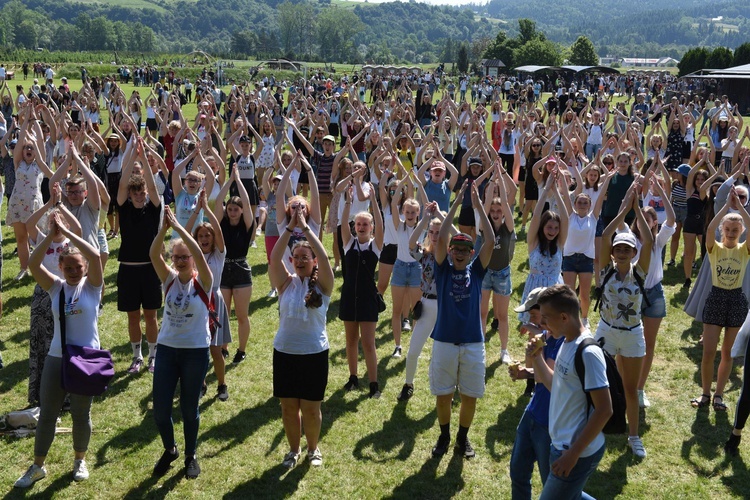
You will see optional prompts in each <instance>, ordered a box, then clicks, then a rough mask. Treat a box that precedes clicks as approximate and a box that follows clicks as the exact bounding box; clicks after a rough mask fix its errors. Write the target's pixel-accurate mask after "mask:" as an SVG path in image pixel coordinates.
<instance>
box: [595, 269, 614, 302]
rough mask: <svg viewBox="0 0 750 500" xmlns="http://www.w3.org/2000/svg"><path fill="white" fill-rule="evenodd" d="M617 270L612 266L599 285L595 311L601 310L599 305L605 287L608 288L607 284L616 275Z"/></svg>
mask: <svg viewBox="0 0 750 500" xmlns="http://www.w3.org/2000/svg"><path fill="white" fill-rule="evenodd" d="M616 272H617V270H616V269H615V267H614V266H610V267H609V268H608V270H607V272H606V273H605V274H604V278H603V279H602V284H601V285H599V291H598V292H597V294H596V303H595V304H594V311H598V310H599V304H600V303H601V301H602V295H603V294H604V287H605V286H606V284H607V282H608V281H609V280H610V279H612V276H614V275H615V273H616Z"/></svg>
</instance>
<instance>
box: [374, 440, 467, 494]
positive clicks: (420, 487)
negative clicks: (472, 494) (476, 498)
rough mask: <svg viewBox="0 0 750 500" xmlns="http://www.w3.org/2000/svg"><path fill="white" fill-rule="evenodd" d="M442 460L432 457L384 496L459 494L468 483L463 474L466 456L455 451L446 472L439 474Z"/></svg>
mask: <svg viewBox="0 0 750 500" xmlns="http://www.w3.org/2000/svg"><path fill="white" fill-rule="evenodd" d="M448 453H449V454H450V453H452V451H449V452H448ZM440 461H441V459H440V458H434V457H430V458H429V459H427V461H426V462H425V463H424V465H422V467H421V468H420V469H419V471H417V472H416V473H415V474H414V475H412V476H409V477H407V478H406V479H404V481H403V482H402V483H401V484H399V485H398V486H397V487H396V488H394V490H393V492H392V493H391V495H389V496H385V497H384V498H453V497H454V496H456V495H458V494H459V493H461V492H462V491H463V489H464V486H465V485H466V483H465V481H464V478H463V476H462V472H463V468H464V458H463V457H462V456H461V454H460V453H453V454H452V455H451V457H450V461H449V462H448V466H447V468H446V470H445V473H444V474H443V475H442V476H438V475H437V470H438V466H439V465H440Z"/></svg>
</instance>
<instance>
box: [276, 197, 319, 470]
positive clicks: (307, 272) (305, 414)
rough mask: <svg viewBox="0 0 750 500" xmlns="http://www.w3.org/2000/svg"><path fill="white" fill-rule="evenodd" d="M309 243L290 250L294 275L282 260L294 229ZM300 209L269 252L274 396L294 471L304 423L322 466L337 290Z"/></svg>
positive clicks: (310, 451)
mask: <svg viewBox="0 0 750 500" xmlns="http://www.w3.org/2000/svg"><path fill="white" fill-rule="evenodd" d="M295 228H297V229H299V230H301V231H302V232H303V233H304V234H305V236H306V237H307V240H300V241H298V242H297V243H295V244H294V246H292V263H293V273H290V272H289V271H288V270H287V268H286V266H285V265H284V263H283V262H282V256H283V254H284V251H285V249H286V248H287V245H288V244H289V238H290V237H291V235H292V234H293V233H294V229H295ZM316 232H317V231H313V230H311V229H310V226H309V225H308V224H307V221H306V220H305V213H304V209H303V208H300V207H297V208H296V209H294V213H293V214H292V216H291V217H290V218H289V223H288V224H287V226H286V228H285V230H284V231H281V235H280V236H279V240H278V241H277V242H276V245H274V247H273V251H272V252H271V261H270V263H269V271H270V279H271V286H272V287H274V288H275V289H276V290H278V291H279V330H278V331H277V332H276V336H275V337H274V341H273V395H274V397H277V398H279V400H280V401H281V420H282V422H283V423H284V432H285V433H286V438H287V441H288V442H289V453H287V454H286V455H285V456H284V461H283V465H284V466H286V467H288V468H290V469H291V468H294V467H295V466H296V465H297V464H298V463H299V462H300V461H301V460H302V459H303V458H304V456H303V455H302V448H301V446H300V440H301V436H302V421H303V420H304V422H305V438H306V439H307V458H308V460H310V465H313V466H320V465H322V464H323V455H322V454H321V453H320V449H319V448H318V438H319V436H320V427H321V424H322V420H323V417H322V414H321V411H320V406H321V403H322V401H323V397H324V396H325V390H326V385H327V384H328V349H329V346H328V335H327V334H326V315H327V313H328V305H329V304H330V302H331V292H332V291H333V269H332V268H331V264H330V262H329V261H328V255H327V254H326V251H325V249H324V248H323V244H322V243H321V242H320V240H319V239H318V238H317V235H316V234H315V233H316Z"/></svg>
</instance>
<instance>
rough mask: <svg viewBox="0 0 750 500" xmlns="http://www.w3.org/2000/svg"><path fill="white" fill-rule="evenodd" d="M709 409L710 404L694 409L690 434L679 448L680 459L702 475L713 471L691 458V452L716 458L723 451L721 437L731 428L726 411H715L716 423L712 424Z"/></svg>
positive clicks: (725, 435)
mask: <svg viewBox="0 0 750 500" xmlns="http://www.w3.org/2000/svg"><path fill="white" fill-rule="evenodd" d="M710 411H711V410H710V406H706V407H704V408H698V409H697V410H696V412H695V420H693V425H692V426H691V427H690V432H691V435H690V437H689V438H688V439H686V440H685V441H683V443H682V450H681V455H682V459H683V460H685V462H686V463H687V464H689V465H691V466H692V467H693V469H694V470H695V472H696V474H698V475H700V476H703V477H710V476H712V475H713V471H711V470H709V469H705V468H704V467H703V466H701V465H700V464H699V462H698V461H697V460H694V459H693V454H697V455H698V456H700V457H701V458H703V459H706V460H716V459H717V458H718V457H719V455H720V454H722V453H723V450H722V445H723V444H724V441H723V439H726V437H727V436H728V435H729V429H731V426H730V424H729V417H728V416H727V413H726V412H715V414H716V424H715V425H712V424H711V420H710V418H709V415H710ZM722 433H723V434H722Z"/></svg>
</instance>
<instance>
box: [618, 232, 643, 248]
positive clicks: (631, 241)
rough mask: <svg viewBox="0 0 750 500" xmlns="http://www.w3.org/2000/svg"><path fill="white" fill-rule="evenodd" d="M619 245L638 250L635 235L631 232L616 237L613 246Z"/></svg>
mask: <svg viewBox="0 0 750 500" xmlns="http://www.w3.org/2000/svg"><path fill="white" fill-rule="evenodd" d="M617 245H627V246H629V247H631V248H638V247H637V246H636V243H635V235H634V234H633V233H631V232H630V231H628V232H625V233H617V236H615V240H614V241H613V242H612V246H613V247H616V246H617Z"/></svg>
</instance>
